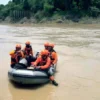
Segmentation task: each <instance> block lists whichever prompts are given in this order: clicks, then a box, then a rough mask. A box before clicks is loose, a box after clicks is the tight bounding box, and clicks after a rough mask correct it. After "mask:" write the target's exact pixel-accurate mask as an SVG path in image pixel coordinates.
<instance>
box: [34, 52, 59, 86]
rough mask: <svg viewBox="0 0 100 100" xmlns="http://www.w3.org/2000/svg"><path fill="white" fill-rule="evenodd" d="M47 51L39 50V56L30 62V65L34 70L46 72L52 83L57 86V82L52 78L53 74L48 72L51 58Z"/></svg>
mask: <svg viewBox="0 0 100 100" xmlns="http://www.w3.org/2000/svg"><path fill="white" fill-rule="evenodd" d="M48 53H49V52H48V51H47V50H43V51H41V56H39V57H38V58H37V60H36V61H35V62H33V63H32V65H33V66H34V68H35V70H40V71H45V72H46V73H47V74H48V77H49V79H50V80H51V81H52V84H54V85H55V86H58V83H57V82H56V81H55V80H54V76H53V75H51V74H50V73H48V72H49V69H50V65H51V60H50V57H49V56H48Z"/></svg>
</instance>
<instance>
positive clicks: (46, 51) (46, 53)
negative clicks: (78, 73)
mask: <svg viewBox="0 0 100 100" xmlns="http://www.w3.org/2000/svg"><path fill="white" fill-rule="evenodd" d="M48 54H49V52H48V50H42V51H41V56H43V55H46V56H47V55H48Z"/></svg>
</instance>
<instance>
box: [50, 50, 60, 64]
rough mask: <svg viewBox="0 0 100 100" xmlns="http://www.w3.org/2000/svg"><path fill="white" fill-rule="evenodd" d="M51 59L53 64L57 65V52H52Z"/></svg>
mask: <svg viewBox="0 0 100 100" xmlns="http://www.w3.org/2000/svg"><path fill="white" fill-rule="evenodd" d="M50 58H51V64H56V63H57V61H58V56H57V53H56V52H52V53H51V55H50Z"/></svg>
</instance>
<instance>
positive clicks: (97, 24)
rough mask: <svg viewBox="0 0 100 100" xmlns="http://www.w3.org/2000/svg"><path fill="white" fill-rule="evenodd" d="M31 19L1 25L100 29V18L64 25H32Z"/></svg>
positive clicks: (51, 23)
mask: <svg viewBox="0 0 100 100" xmlns="http://www.w3.org/2000/svg"><path fill="white" fill-rule="evenodd" d="M29 20H30V19H28V20H26V21H25V22H24V23H21V22H20V21H21V20H20V21H18V22H16V23H15V22H12V21H7V20H5V21H1V23H0V24H1V25H10V26H17V27H23V26H25V27H41V26H42V27H65V28H66V27H69V28H70V27H72V28H84V29H88V28H89V29H94V28H96V29H100V18H97V19H92V18H90V19H89V18H84V19H82V20H80V22H73V21H71V20H67V21H64V22H63V23H57V22H56V21H47V22H43V23H40V22H38V23H32V22H31V21H29Z"/></svg>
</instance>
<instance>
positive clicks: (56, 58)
mask: <svg viewBox="0 0 100 100" xmlns="http://www.w3.org/2000/svg"><path fill="white" fill-rule="evenodd" d="M57 61H58V56H57V53H55V58H54V61H53V64H55V63H57Z"/></svg>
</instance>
